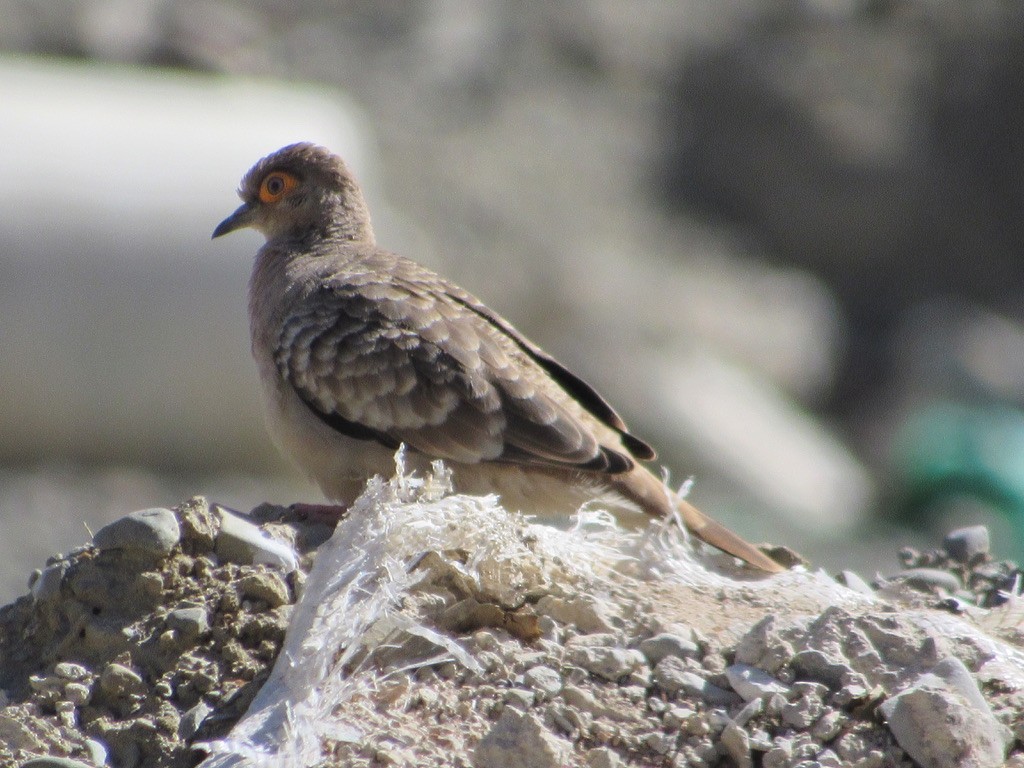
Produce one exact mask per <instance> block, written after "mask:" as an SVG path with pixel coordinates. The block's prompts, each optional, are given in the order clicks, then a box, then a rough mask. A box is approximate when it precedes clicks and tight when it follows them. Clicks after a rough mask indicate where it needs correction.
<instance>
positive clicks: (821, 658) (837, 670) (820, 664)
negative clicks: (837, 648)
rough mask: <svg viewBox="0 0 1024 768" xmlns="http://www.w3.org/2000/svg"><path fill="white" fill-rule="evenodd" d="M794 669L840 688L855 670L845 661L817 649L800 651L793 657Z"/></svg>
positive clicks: (830, 685)
mask: <svg viewBox="0 0 1024 768" xmlns="http://www.w3.org/2000/svg"><path fill="white" fill-rule="evenodd" d="M793 667H794V668H795V669H796V670H798V671H799V672H800V673H801V674H802V675H804V676H806V677H809V678H811V679H812V680H818V681H821V682H823V683H825V684H826V685H827V686H828V687H829V688H839V687H840V686H841V685H842V684H843V680H844V679H845V678H846V677H847V676H848V675H852V674H854V669H853V667H851V666H850V665H849V664H846V663H844V661H843V660H841V659H839V658H836V657H834V656H830V655H828V654H826V653H824V652H822V651H819V650H816V649H809V650H806V651H800V652H799V653H797V654H795V655H794V656H793Z"/></svg>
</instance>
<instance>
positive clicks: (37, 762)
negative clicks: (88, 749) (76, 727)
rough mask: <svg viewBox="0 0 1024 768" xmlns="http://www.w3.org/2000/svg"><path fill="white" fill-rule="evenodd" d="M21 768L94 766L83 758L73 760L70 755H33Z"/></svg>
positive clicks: (77, 767)
mask: <svg viewBox="0 0 1024 768" xmlns="http://www.w3.org/2000/svg"><path fill="white" fill-rule="evenodd" d="M20 768H92V766H91V765H89V764H88V763H83V762H82V761H81V760H72V759H71V758H70V757H33V758H32V759H31V760H27V761H26V762H24V763H22V764H21V766H20Z"/></svg>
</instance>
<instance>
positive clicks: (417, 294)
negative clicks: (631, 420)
mask: <svg viewBox="0 0 1024 768" xmlns="http://www.w3.org/2000/svg"><path fill="white" fill-rule="evenodd" d="M446 287H447V285H446V284H445V283H443V282H441V281H439V280H436V281H434V282H429V283H425V284H424V283H422V282H419V281H411V282H403V281H401V280H396V279H394V276H392V277H391V278H389V279H388V280H387V281H386V282H384V281H378V282H372V281H361V282H360V283H359V284H352V283H343V282H331V283H327V284H322V285H320V286H319V287H318V288H316V289H315V290H314V291H313V292H312V293H311V294H310V295H308V296H306V297H305V298H304V299H302V300H301V301H299V302H298V303H297V304H296V305H294V306H293V307H292V308H291V310H290V312H289V314H288V317H287V319H286V321H285V322H284V323H283V324H282V326H281V331H280V334H279V337H278V343H277V345H276V349H275V362H276V364H277V368H278V371H279V373H280V375H281V376H282V377H283V378H284V379H285V380H287V381H288V382H289V383H290V384H291V386H292V387H294V389H295V391H296V392H297V393H298V394H299V396H300V397H301V398H302V400H303V401H305V403H306V404H307V405H308V406H309V407H310V408H311V409H312V410H313V411H314V413H316V414H317V415H318V416H319V417H320V418H321V419H322V420H323V421H324V422H326V423H327V424H329V425H330V426H332V427H333V428H335V429H337V430H339V431H341V432H343V433H345V434H347V435H349V436H351V437H357V438H361V439H373V440H377V441H378V442H381V443H382V444H384V445H388V446H396V445H398V443H405V444H406V445H408V446H409V447H410V448H412V449H414V450H417V451H420V452H422V453H424V454H427V455H429V456H436V457H438V458H444V459H448V460H452V461H458V462H464V463H476V462H480V461H507V462H514V463H523V464H531V465H540V466H555V467H561V468H578V469H586V470H591V471H598V472H610V473H618V472H625V471H628V470H629V469H631V468H632V467H633V461H632V458H631V457H630V456H629V455H628V453H629V452H628V450H627V449H626V448H625V447H623V445H606V444H602V440H601V437H600V432H601V431H606V430H605V428H604V427H603V425H601V424H599V420H597V419H594V418H592V417H591V414H590V413H589V412H588V411H587V409H586V408H585V407H583V405H582V404H580V403H578V402H577V401H575V400H574V399H573V397H572V394H571V389H570V391H567V389H566V388H563V387H564V385H562V384H561V383H560V382H557V381H556V380H554V379H552V377H551V376H550V373H549V371H548V370H546V369H545V368H544V367H543V366H542V365H539V364H538V363H537V362H536V360H535V359H534V358H533V357H532V356H531V355H530V354H529V353H528V352H524V349H523V342H522V340H521V337H519V336H518V334H515V333H514V331H513V332H512V333H510V332H509V328H510V326H507V324H505V325H502V324H498V323H496V322H494V320H493V319H492V318H491V317H488V316H487V315H484V314H481V313H479V312H476V311H472V310H471V309H470V308H467V307H466V306H465V305H464V304H463V303H460V302H459V301H457V300H454V299H453V298H451V297H449V296H448V294H447V293H446V292H445V289H446ZM584 386H586V385H584ZM588 391H591V390H589V388H588ZM595 395H596V393H595ZM602 402H603V401H602ZM609 410H610V409H609ZM612 434H614V432H613V433H612ZM605 442H611V441H607V440H606V441H605ZM615 442H618V441H615Z"/></svg>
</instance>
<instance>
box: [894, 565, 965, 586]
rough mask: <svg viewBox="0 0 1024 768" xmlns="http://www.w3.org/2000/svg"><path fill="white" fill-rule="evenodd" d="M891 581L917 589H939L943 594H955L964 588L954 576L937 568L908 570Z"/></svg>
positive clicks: (901, 572)
mask: <svg viewBox="0 0 1024 768" xmlns="http://www.w3.org/2000/svg"><path fill="white" fill-rule="evenodd" d="M893 580H894V581H901V582H903V583H904V584H908V585H910V586H912V587H916V588H918V589H928V590H933V589H941V590H943V591H945V592H956V591H957V590H960V589H963V586H964V585H963V584H962V583H961V582H960V579H959V578H957V576H956V574H953V573H950V572H949V571H943V570H941V569H939V568H908V569H906V570H903V571H900V572H899V573H897V574H896V575H895V576H894V577H893Z"/></svg>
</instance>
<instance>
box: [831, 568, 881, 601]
mask: <svg viewBox="0 0 1024 768" xmlns="http://www.w3.org/2000/svg"><path fill="white" fill-rule="evenodd" d="M836 581H838V582H839V583H840V584H843V585H844V586H847V587H849V588H850V589H852V590H853V591H854V592H858V593H860V594H862V595H867V596H868V597H873V596H874V594H875V590H874V589H872V587H871V585H870V584H868V583H867V582H866V581H864V579H862V578H861V577H860V576H859V575H858V574H856V573H854V572H853V571H840V572H839V575H838V576H837V577H836Z"/></svg>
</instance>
